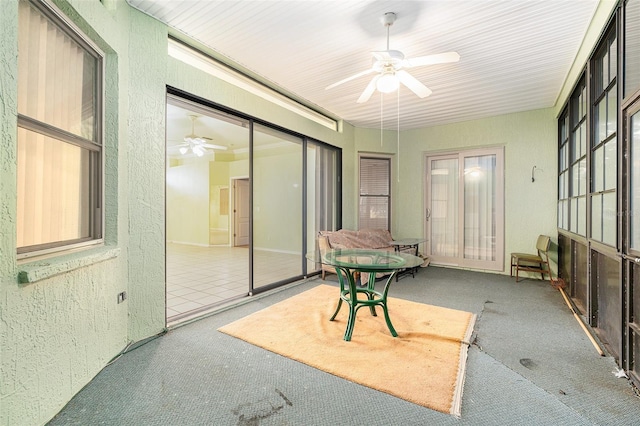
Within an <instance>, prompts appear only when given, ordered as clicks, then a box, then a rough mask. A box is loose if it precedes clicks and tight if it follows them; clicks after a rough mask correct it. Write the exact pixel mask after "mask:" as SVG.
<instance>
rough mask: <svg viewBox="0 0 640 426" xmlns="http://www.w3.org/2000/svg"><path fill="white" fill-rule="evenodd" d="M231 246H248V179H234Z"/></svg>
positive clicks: (249, 212) (249, 211)
mask: <svg viewBox="0 0 640 426" xmlns="http://www.w3.org/2000/svg"><path fill="white" fill-rule="evenodd" d="M233 189H234V197H233V204H234V205H233V218H234V220H233V223H234V227H233V245H234V246H246V245H248V244H249V219H250V214H251V210H250V209H249V179H236V180H235V181H234V184H233Z"/></svg>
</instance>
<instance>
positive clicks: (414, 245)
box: [391, 238, 426, 282]
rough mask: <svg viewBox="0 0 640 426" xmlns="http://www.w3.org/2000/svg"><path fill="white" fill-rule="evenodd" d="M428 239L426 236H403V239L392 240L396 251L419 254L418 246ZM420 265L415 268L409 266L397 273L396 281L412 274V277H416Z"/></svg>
mask: <svg viewBox="0 0 640 426" xmlns="http://www.w3.org/2000/svg"><path fill="white" fill-rule="evenodd" d="M425 241H426V240H425V239H424V238H403V239H401V240H393V241H391V245H392V246H393V248H394V249H395V251H396V252H398V253H400V252H402V253H408V254H412V255H414V256H417V255H418V246H419V245H420V244H421V243H424V242H425ZM419 267H420V265H418V266H414V267H413V268H407V269H405V270H404V271H401V272H398V273H396V282H397V281H398V279H400V277H403V276H405V275H408V274H411V277H412V278H414V277H415V274H416V272H418V268H419Z"/></svg>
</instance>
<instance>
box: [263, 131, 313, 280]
mask: <svg viewBox="0 0 640 426" xmlns="http://www.w3.org/2000/svg"><path fill="white" fill-rule="evenodd" d="M253 135H254V136H253V173H252V182H253V188H252V194H253V206H252V215H253V234H252V235H253V241H252V249H253V250H252V253H253V290H256V289H258V288H260V287H264V286H265V285H268V284H274V283H278V282H281V281H284V280H293V279H294V278H295V277H301V276H302V273H303V271H302V267H303V258H304V257H303V254H304V247H303V242H302V231H303V229H302V218H303V214H302V187H303V183H304V182H303V178H302V171H303V170H302V166H303V162H302V152H303V151H302V146H303V145H302V140H301V139H299V138H296V137H294V136H292V135H289V134H286V133H282V132H279V131H277V130H274V129H271V128H268V127H265V126H260V125H256V126H254V133H253Z"/></svg>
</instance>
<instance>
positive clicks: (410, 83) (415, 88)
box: [396, 70, 431, 98]
mask: <svg viewBox="0 0 640 426" xmlns="http://www.w3.org/2000/svg"><path fill="white" fill-rule="evenodd" d="M396 77H398V80H400V83H402V84H404V85H405V86H407V87H408V88H409V90H411V91H412V92H413V93H415V94H416V95H418V96H419V97H421V98H426V97H427V96H429V95H430V94H431V90H429V88H428V87H427V86H425V85H424V84H422V83H420V82H419V81H418V80H416V78H415V77H414V76H412V75H411V74H409V73H408V72H406V71H405V70H400V71H398V72H396Z"/></svg>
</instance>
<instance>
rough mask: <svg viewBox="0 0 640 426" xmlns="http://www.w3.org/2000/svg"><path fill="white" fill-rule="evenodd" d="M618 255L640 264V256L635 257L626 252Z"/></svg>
mask: <svg viewBox="0 0 640 426" xmlns="http://www.w3.org/2000/svg"><path fill="white" fill-rule="evenodd" d="M618 256H620V257H621V258H623V259H625V260H628V261H629V262H633V263H638V264H640V257H633V256H629V255H626V254H624V253H619V254H618Z"/></svg>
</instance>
